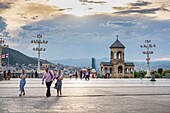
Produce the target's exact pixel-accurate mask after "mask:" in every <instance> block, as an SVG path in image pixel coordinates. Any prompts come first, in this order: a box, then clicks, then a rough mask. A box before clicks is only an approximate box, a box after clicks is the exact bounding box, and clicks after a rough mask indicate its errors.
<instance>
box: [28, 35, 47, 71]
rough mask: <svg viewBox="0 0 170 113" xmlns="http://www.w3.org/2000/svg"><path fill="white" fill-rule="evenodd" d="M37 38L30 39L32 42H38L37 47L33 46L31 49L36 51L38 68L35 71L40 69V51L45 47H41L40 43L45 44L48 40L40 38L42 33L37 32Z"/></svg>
mask: <svg viewBox="0 0 170 113" xmlns="http://www.w3.org/2000/svg"><path fill="white" fill-rule="evenodd" d="M37 38H38V40H31V43H33V44H38V47H36V48H33V51H38V69H37V71H38V72H39V71H40V52H41V51H45V50H46V49H45V48H42V47H41V44H47V43H48V41H47V40H40V39H41V38H42V35H40V34H38V35H37Z"/></svg>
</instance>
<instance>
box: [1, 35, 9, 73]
mask: <svg viewBox="0 0 170 113" xmlns="http://www.w3.org/2000/svg"><path fill="white" fill-rule="evenodd" d="M0 36H1V37H6V36H2V35H0ZM8 47H9V45H6V44H4V40H3V39H2V38H0V72H2V48H8Z"/></svg>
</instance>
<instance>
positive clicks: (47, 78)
mask: <svg viewBox="0 0 170 113" xmlns="http://www.w3.org/2000/svg"><path fill="white" fill-rule="evenodd" d="M20 79H21V80H20V94H19V96H22V95H25V90H24V86H25V84H26V74H25V71H24V70H22V74H21V76H20ZM55 79H56V80H57V81H56V83H55V86H54V89H56V90H57V95H56V96H57V97H58V96H61V95H62V80H63V75H62V74H61V71H60V70H59V71H58V73H57V74H56V76H55V74H54V73H52V72H51V71H49V70H48V68H46V69H45V72H44V74H43V77H42V84H44V82H45V85H46V87H47V91H46V97H50V96H51V92H50V88H51V84H52V82H53V81H54V80H55Z"/></svg>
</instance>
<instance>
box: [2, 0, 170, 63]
mask: <svg viewBox="0 0 170 113" xmlns="http://www.w3.org/2000/svg"><path fill="white" fill-rule="evenodd" d="M37 34H42V35H43V39H44V40H48V41H49V43H48V44H46V45H42V46H43V47H46V49H47V51H46V52H42V54H41V57H42V58H44V59H47V60H56V59H67V58H73V59H75V58H91V57H95V58H104V57H109V47H110V45H111V44H112V43H113V42H114V41H115V40H116V35H119V40H120V41H121V42H122V43H123V44H124V45H125V47H126V49H125V52H126V53H125V57H126V60H127V61H135V60H145V55H143V54H142V51H143V50H144V49H141V48H140V45H142V44H144V40H146V39H148V40H151V41H152V43H153V44H156V48H154V49H152V50H153V51H154V54H153V55H152V56H151V58H152V59H153V60H165V59H166V60H170V52H169V48H170V1H169V0H0V35H8V36H11V38H9V37H8V38H4V40H5V41H6V43H7V44H9V45H10V47H11V48H14V49H16V50H19V51H21V52H23V53H24V54H26V55H28V56H32V57H36V56H37V53H36V52H35V51H33V50H32V48H33V47H36V45H35V44H31V43H30V42H31V40H33V39H36V35H37Z"/></svg>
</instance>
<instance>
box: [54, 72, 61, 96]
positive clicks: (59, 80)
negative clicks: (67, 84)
mask: <svg viewBox="0 0 170 113" xmlns="http://www.w3.org/2000/svg"><path fill="white" fill-rule="evenodd" d="M56 79H57V82H56V83H55V87H54V88H55V89H57V97H58V96H59V93H60V96H61V95H62V92H61V89H62V80H63V75H62V74H61V71H60V70H58V74H57V76H56Z"/></svg>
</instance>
